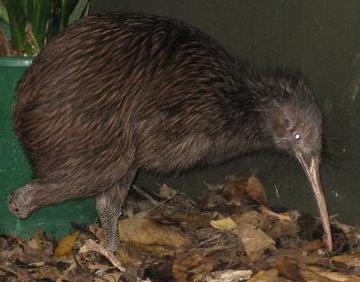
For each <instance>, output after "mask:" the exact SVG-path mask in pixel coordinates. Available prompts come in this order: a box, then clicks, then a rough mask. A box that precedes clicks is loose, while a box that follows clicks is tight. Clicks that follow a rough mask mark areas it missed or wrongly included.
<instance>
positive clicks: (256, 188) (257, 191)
mask: <svg viewBox="0 0 360 282" xmlns="http://www.w3.org/2000/svg"><path fill="white" fill-rule="evenodd" d="M247 192H248V195H249V196H250V198H252V199H253V200H255V201H256V202H258V203H259V204H261V205H265V206H266V205H267V204H268V201H267V198H266V193H265V189H264V186H263V185H262V183H261V182H260V180H259V179H258V178H257V177H256V176H255V175H254V174H253V175H251V176H250V177H249V179H248V186H247Z"/></svg>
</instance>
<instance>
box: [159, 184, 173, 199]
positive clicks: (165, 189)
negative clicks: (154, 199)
mask: <svg viewBox="0 0 360 282" xmlns="http://www.w3.org/2000/svg"><path fill="white" fill-rule="evenodd" d="M176 194H177V191H176V190H174V189H173V188H170V187H169V186H167V185H166V184H163V185H161V186H160V190H159V196H160V198H162V199H172V198H174V197H175V195H176Z"/></svg>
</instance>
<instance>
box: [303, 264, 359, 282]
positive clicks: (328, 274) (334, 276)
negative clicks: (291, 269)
mask: <svg viewBox="0 0 360 282" xmlns="http://www.w3.org/2000/svg"><path fill="white" fill-rule="evenodd" d="M304 271H311V272H313V273H316V274H317V275H319V276H321V277H324V278H326V279H329V281H343V282H360V277H358V276H354V275H347V274H344V273H340V272H336V271H332V270H329V269H326V268H324V267H318V266H306V267H302V270H300V272H301V273H303V272H304ZM303 276H304V277H305V276H306V275H304V274H303ZM324 281H325V280H324Z"/></svg>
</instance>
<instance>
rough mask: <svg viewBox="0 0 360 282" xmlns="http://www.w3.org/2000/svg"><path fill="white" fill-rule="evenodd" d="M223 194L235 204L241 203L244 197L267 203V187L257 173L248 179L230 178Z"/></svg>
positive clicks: (263, 203)
mask: <svg viewBox="0 0 360 282" xmlns="http://www.w3.org/2000/svg"><path fill="white" fill-rule="evenodd" d="M223 194H224V196H225V197H226V198H227V199H229V200H230V202H231V203H232V204H235V205H241V204H242V200H243V199H244V198H251V199H253V200H254V201H256V202H258V203H259V204H262V205H267V199H266V194H265V189H264V187H263V185H262V184H261V182H260V180H259V179H258V178H257V177H256V176H255V175H251V176H250V177H249V178H246V179H236V178H234V177H232V178H230V179H229V181H228V182H227V183H226V184H225V186H224V188H223Z"/></svg>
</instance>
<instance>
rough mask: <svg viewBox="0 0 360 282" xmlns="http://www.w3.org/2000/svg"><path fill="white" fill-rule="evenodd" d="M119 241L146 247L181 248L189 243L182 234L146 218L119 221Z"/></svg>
mask: <svg viewBox="0 0 360 282" xmlns="http://www.w3.org/2000/svg"><path fill="white" fill-rule="evenodd" d="M118 229H119V239H120V241H123V242H133V243H137V244H144V245H164V246H168V247H174V248H179V247H180V246H182V245H185V244H186V243H187V239H186V238H185V237H184V236H182V235H181V234H180V233H177V232H175V231H173V230H172V229H171V228H169V227H168V226H166V225H160V224H158V223H155V222H153V221H152V220H150V219H146V218H136V217H133V218H128V219H123V220H120V221H119V224H118Z"/></svg>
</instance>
